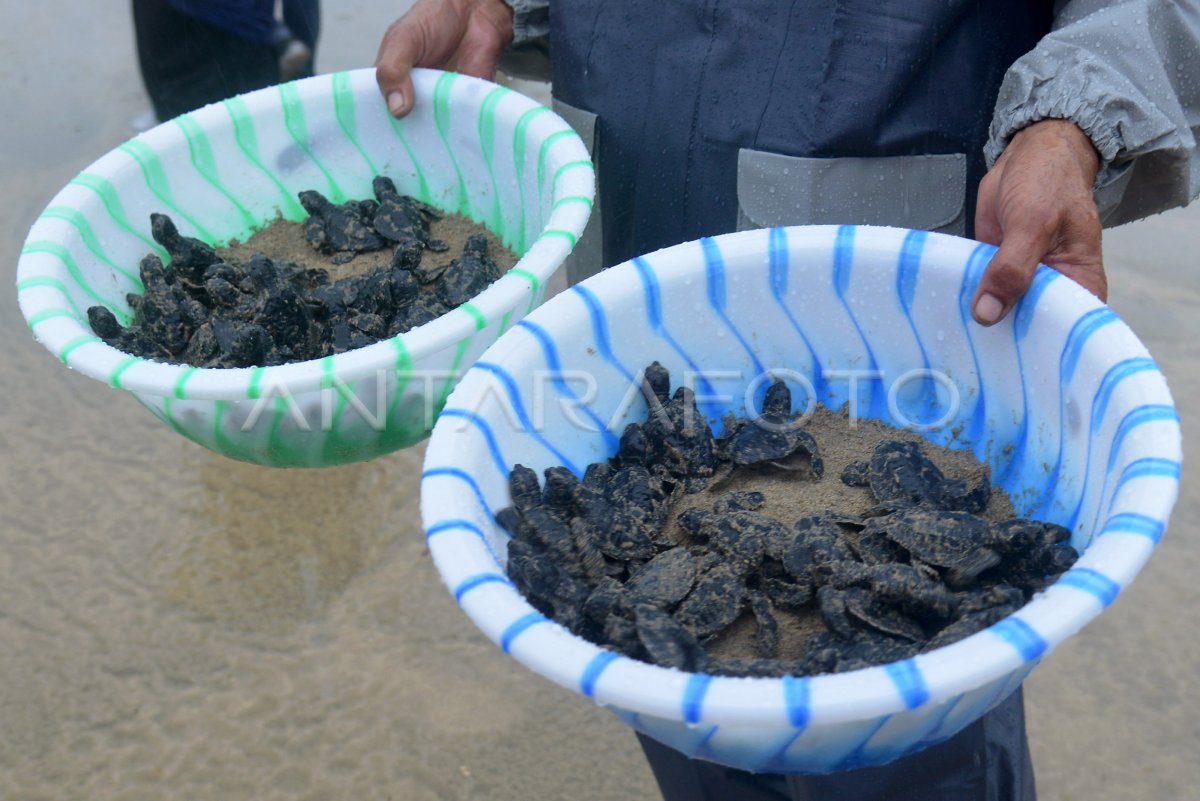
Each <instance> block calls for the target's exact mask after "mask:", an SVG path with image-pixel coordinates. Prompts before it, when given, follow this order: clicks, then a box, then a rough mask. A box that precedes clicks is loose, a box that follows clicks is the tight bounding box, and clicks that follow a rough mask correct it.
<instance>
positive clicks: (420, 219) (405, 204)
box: [371, 175, 447, 251]
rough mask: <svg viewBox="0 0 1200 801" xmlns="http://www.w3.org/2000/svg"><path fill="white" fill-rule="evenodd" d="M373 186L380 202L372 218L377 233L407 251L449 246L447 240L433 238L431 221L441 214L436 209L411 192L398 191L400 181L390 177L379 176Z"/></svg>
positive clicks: (443, 248)
mask: <svg viewBox="0 0 1200 801" xmlns="http://www.w3.org/2000/svg"><path fill="white" fill-rule="evenodd" d="M371 189H372V190H373V191H374V193H375V200H376V201H377V202H378V209H377V210H376V212H375V214H374V217H373V219H372V224H373V226H374V228H375V231H376V233H378V234H379V235H380V236H382V237H383V238H384V239H387V240H388V241H390V242H393V243H395V244H397V245H399V246H400V248H401V249H404V250H409V249H411V248H413V247H414V246H415V247H416V248H417V249H418V250H420V249H421V248H428V249H429V250H434V251H443V250H446V249H447V245H446V243H445V242H442V241H440V240H430V238H429V223H430V221H431V220H436V219H437V218H438V217H439V216H440V215H438V213H437V212H436V211H434V210H433V209H432V208H430V207H429V206H427V205H425V204H424V203H421V202H420V201H417V200H415V199H413V198H411V197H409V196H408V195H402V194H400V193H399V192H398V191H396V184H395V183H393V182H392V179H391V178H388V177H386V176H383V175H379V176H376V177H375V179H374V180H373V181H372V182H371Z"/></svg>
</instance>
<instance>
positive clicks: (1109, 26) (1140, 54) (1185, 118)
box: [506, 0, 1200, 226]
mask: <svg viewBox="0 0 1200 801" xmlns="http://www.w3.org/2000/svg"><path fill="white" fill-rule="evenodd" d="M506 2H508V4H509V5H510V6H512V8H513V11H514V12H515V16H514V20H513V27H514V33H515V38H514V43H515V44H520V43H522V42H525V41H528V40H530V39H533V38H537V37H539V36H545V35H547V33H548V32H549V13H548V8H549V0H506ZM1045 118H1056V119H1067V120H1071V121H1072V122H1074V123H1075V124H1077V125H1078V126H1079V127H1080V128H1082V129H1083V131H1084V132H1085V133H1087V135H1088V136H1089V137H1091V140H1092V143H1093V144H1094V145H1095V146H1096V150H1097V151H1098V152H1099V154H1100V160H1101V169H1100V173H1099V175H1098V176H1097V179H1096V190H1095V197H1096V203H1097V205H1098V206H1099V208H1100V216H1101V219H1102V220H1103V222H1104V224H1105V225H1107V226H1113V225H1120V224H1121V223H1126V222H1130V221H1132V220H1137V219H1140V218H1142V217H1146V216H1148V215H1151V214H1156V213H1158V212H1161V211H1165V210H1166V209H1169V208H1174V207H1176V206H1183V205H1186V204H1187V203H1188V202H1189V201H1190V200H1192V199H1193V198H1195V197H1196V196H1197V195H1200V154H1198V151H1197V147H1196V139H1197V136H1198V135H1200V2H1197V0H1175V1H1174V2H1172V0H1067V1H1066V2H1063V1H1062V0H1060V2H1059V3H1057V5H1056V8H1055V22H1054V30H1053V31H1052V32H1051V33H1050V34H1049V35H1047V36H1046V37H1045V38H1043V39H1042V40H1041V42H1039V43H1038V45H1037V47H1035V48H1034V49H1033V50H1032V51H1030V52H1029V53H1027V54H1025V55H1024V56H1022V57H1021V58H1020V59H1018V60H1017V61H1016V62H1015V63H1014V64H1013V65H1012V67H1011V68H1010V69H1009V70H1008V73H1007V74H1006V76H1005V78H1004V83H1003V85H1002V86H1001V89H1000V94H999V96H998V97H997V100H996V108H995V112H994V114H993V118H992V124H991V131H990V138H989V141H988V143H987V145H986V147H985V148H984V155H985V157H986V159H987V163H988V165H989V166H991V165H992V164H993V163H994V162H995V160H996V159H997V158H998V157H999V155H1000V153H1001V152H1002V151H1003V150H1004V148H1005V146H1006V145H1007V144H1008V141H1009V139H1010V138H1011V137H1012V135H1013V134H1014V133H1016V132H1017V131H1018V130H1020V129H1021V128H1023V127H1024V126H1026V125H1028V124H1029V123H1031V122H1035V121H1037V120H1040V119H1045Z"/></svg>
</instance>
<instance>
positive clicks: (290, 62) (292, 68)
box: [279, 39, 312, 81]
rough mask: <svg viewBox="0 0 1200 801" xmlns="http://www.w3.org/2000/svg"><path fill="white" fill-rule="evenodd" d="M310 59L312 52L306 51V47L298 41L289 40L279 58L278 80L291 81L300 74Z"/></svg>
mask: <svg viewBox="0 0 1200 801" xmlns="http://www.w3.org/2000/svg"><path fill="white" fill-rule="evenodd" d="M311 58H312V51H311V50H309V49H308V45H306V44H305V43H304V42H302V41H300V40H299V39H292V40H290V41H289V42H288V43H287V47H285V48H284V49H283V53H282V54H280V56H279V79H280V80H281V81H290V80H292V79H293V78H295V77H296V76H297V75H299V74H300V72H301V70H303V69H304V67H305V66H306V65H307V64H308V61H309V59H311Z"/></svg>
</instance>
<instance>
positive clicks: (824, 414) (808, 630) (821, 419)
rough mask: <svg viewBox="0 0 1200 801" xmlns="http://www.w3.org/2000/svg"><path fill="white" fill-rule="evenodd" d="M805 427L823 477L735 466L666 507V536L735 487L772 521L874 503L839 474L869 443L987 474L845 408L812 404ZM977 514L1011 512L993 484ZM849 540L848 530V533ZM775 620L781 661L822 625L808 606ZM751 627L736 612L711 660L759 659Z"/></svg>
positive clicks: (954, 474)
mask: <svg viewBox="0 0 1200 801" xmlns="http://www.w3.org/2000/svg"><path fill="white" fill-rule="evenodd" d="M804 430H805V431H807V432H808V433H810V434H812V435H813V437H814V438H815V439H816V441H817V446H818V448H819V450H820V454H821V459H822V461H823V462H824V465H825V471H824V475H823V476H822V477H821V478H819V479H816V478H814V477H813V476H812V474H811V473H809V472H808V471H807V470H799V471H795V472H782V471H779V472H770V473H767V472H759V471H754V470H741V471H737V472H735V473H734V474H733V475H732V476H731V477H730V478H729V480H727V481H724V482H722V483H720V484H718V485H717V486H716V487H715V488H713V489H708V490H705V491H704V492H700V493H696V494H695V495H685V496H683V498H682V499H681V500H680V501H679V503H678V504H677V505H676V506H675V507H674V508H673V509H672V512H671V522H670V523H668V526H669V534H670V536H671V537H673V538H674V539H676V540H685V539H686V538H687V535H686V533H685V532H683V531H682V529H680V528H679V526H678V524H676V523H675V519H676V518H677V517H678V516H679V515H680V514H681V513H682V512H684V511H685V510H687V509H691V508H693V507H697V506H699V507H703V508H711V506H712V503H713V501H714V500H716V499H717V498H718V497H720V496H721V495H724V494H726V493H728V492H732V491H734V490H755V491H758V492H761V493H762V494H763V496H764V498H765V501H764V503H763V505H762V507H761V508H760V509H758V512H760V513H762V514H765V515H768V516H770V517H773V518H775V519H776V520H779V521H781V522H782V523H784V524H785V525H788V526H790V525H791V524H792V523H794V522H795V521H797V520H799V519H800V518H802V517H808V516H810V515H815V514H820V513H822V512H826V511H834V512H839V513H842V514H852V515H859V514H863V513H865V512H866V511H867V510H868V509H870V508H871V506H873V505H874V503H875V500H874V498H873V496H872V495H871V492H870V490H869V489H866V488H863V487H851V486H847V485H846V484H844V483H842V480H841V474H842V470H843V469H844V468H845V467H846V465H848V464H850V463H851V462H854V461H865V460H867V459H870V457H871V454H872V453H873V452H874V451H875V446H876V445H878V444H879V443H880V442H882V441H884V440H905V441H913V442H919V443H920V444H921V449H922V451H923V452H924V453H925V455H926V456H928V457H929V458H930V459H931V460H932V461H933V462H934V464H936V465H937V466H938V468H939V469H940V470H941V471H942V472H943V473H945V474H946V476H947V477H948V478H961V479H965V480H966V481H967V483H968V485H970V486H974V485H975V484H976V483H977V482H978V481H979V480H980V479H981V478H982V477H983V476H984V475H985V474H986V472H987V468H986V467H985V466H984V465H983V464H981V463H979V462H978V461H977V460H976V459H975V457H974V454H972V453H971V452H969V451H966V450H957V451H956V450H950V449H948V448H943V447H939V446H937V445H933V444H931V443H929V442H927V441H925V440H923V439H921V437H919V436H918V435H917V434H916V433H914V432H912V431H906V430H903V429H897V428H892V427H891V426H887V425H884V424H883V423H880V422H879V421H878V420H867V419H858V420H855V421H853V422H852V421H851V419H850V416H849V415H848V414H847V412H846V411H845V410H844V409H843V410H841V411H834V410H832V409H827V408H826V407H824V406H820V405H818V406H817V407H816V408H815V410H814V411H813V414H812V416H811V417H810V418H809V419H808V421H807V422H806V423H805V424H804ZM982 516H983V517H986V518H989V519H992V520H1003V519H1005V518H1009V517H1012V516H1013V507H1012V502H1011V501H1010V500H1009V498H1008V495H1007V494H1005V493H1004V491H1003V490H1000V489H998V488H995V487H993V489H992V497H991V501H990V502H989V503H988V506H987V508H986V509H985V510H984V512H983V515H982ZM849 536H851V538H853V534H850V535H849ZM774 612H775V618H776V620H777V621H778V623H779V644H780V647H779V658H780V659H783V660H794V659H799V658H801V657H802V656H803V655H804V644H805V642H806V641H807V639H808V638H809V637H810V636H811V635H812V634H815V633H817V632H820V631H824V630H825V624H824V622H823V621H822V620H821V615H820V613H819V612H817V611H816V609H815V605H814V608H813V609H812V610H811V611H804V612H800V613H794V612H789V611H786V610H783V609H779V608H775V610H774ZM756 632H757V625H756V624H755V621H754V616H753V615H752V614H750V613H749V612H746V613H744V614H743V615H742V617H741V618H739V619H738V620H737V622H735V623H734V624H733V625H732V626H731V627H730V628H729V629H727V630H726V631H725V632H723V633H722V634H720V635H718V636H717V638H716V639H715V640H713V641H712V642H711V643H709V644H708V646H707V648H708V651H709V653H710V654H711V655H712V656H713V657H714V658H716V659H718V660H721V659H729V658H732V657H744V658H754V657H756V656H757V650H756V647H755V636H756Z"/></svg>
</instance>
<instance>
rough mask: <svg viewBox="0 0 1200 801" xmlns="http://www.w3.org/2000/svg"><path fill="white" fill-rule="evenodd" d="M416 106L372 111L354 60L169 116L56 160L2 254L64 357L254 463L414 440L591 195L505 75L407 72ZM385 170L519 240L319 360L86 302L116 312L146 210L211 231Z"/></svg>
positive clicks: (571, 147)
mask: <svg viewBox="0 0 1200 801" xmlns="http://www.w3.org/2000/svg"><path fill="white" fill-rule="evenodd" d="M414 83H415V87H416V98H417V101H416V104H415V109H414V111H413V112H412V114H410V115H409V116H408V117H406V118H405V119H403V120H399V121H398V120H395V119H393V118H392V117H391V116H390V115H389V114H388V113H387V108H386V106H385V104H384V101H383V99H382V98H381V97H380V95H379V90H378V87H377V86H376V84H375V75H374V71H373V70H358V71H354V72H343V73H338V74H336V75H323V76H319V77H316V78H310V79H307V80H304V81H299V82H296V83H290V84H285V85H283V86H279V87H272V88H270V89H264V90H261V91H258V92H253V93H251V94H247V95H243V96H240V97H236V98H233V99H231V100H227V101H225V102H223V103H217V104H214V105H211V106H208V107H206V108H203V109H200V110H198V111H196V112H193V113H191V114H185V115H183V116H181V117H179V118H177V119H175V120H172V121H170V122H168V123H164V124H163V125H160V126H158V127H157V128H155V129H153V130H151V131H148V132H146V133H144V134H142V135H141V136H138V137H137V138H135V139H132V140H130V141H128V142H126V143H125V144H123V145H121V146H120V147H118V148H117V149H116V150H114V151H112V152H111V153H109V154H107V155H106V156H104V157H103V158H101V159H100V160H98V161H97V162H95V163H94V164H92V165H91V166H90V167H88V168H87V169H86V170H84V171H83V172H82V173H80V174H79V175H78V176H77V177H76V178H74V179H73V180H72V181H71V182H70V183H69V184H68V185H67V186H66V187H65V188H64V189H63V190H62V191H61V192H59V193H58V195H56V196H55V198H54V199H53V200H52V201H51V202H50V205H49V206H48V207H47V208H46V210H45V211H44V212H43V213H42V215H41V216H40V217H39V218H38V220H37V221H36V222H35V223H34V225H33V227H32V229H31V230H30V232H29V237H28V239H27V240H26V243H25V246H24V248H23V249H22V251H21V259H20V262H19V264H18V267H17V292H18V297H19V300H20V304H21V310H22V311H23V312H24V314H25V317H26V319H27V321H28V322H29V326H30V328H32V329H33V334H34V336H35V337H36V338H37V340H38V341H39V342H41V343H42V344H43V345H45V346H46V347H47V348H48V349H49V350H50V352H51V353H53V354H54V355H55V356H57V357H58V358H59V359H60V360H61V361H63V362H64V363H65V364H66V365H67V366H68V367H71V368H72V369H75V370H78V371H80V372H81V373H84V374H85V375H88V376H91V377H92V378H95V379H98V380H100V381H103V382H104V383H106V384H108V385H110V386H113V387H117V388H120V389H126V390H129V391H130V392H132V393H134V395H135V396H136V397H137V399H138V400H140V401H141V402H142V403H143V404H144V405H145V406H146V407H148V408H149V409H150V410H151V411H152V412H154V413H155V414H156V415H158V416H159V417H160V418H162V420H164V421H165V422H166V423H167V424H168V425H170V426H171V427H172V428H174V429H175V430H176V431H178V432H179V433H180V434H183V435H184V436H186V437H188V438H190V439H192V440H195V441H196V442H198V443H200V444H201V445H204V446H206V447H209V448H211V449H213V450H215V451H217V452H219V453H223V454H225V455H227V456H232V457H234V458H237V459H243V460H246V461H251V462H258V463H261V464H269V465H278V466H324V465H331V464H340V463H343V462H351V461H357V460H361V459H368V458H371V457H373V456H378V455H380V454H383V453H387V452H389V451H392V450H395V449H397V448H401V447H404V446H406V445H410V444H412V443H414V442H416V441H418V440H421V439H423V438H424V437H425V436H426V435H427V434H428V433H429V430H430V428H431V427H432V423H433V419H434V417H435V415H436V412H437V411H438V410H439V409H440V408H441V406H442V404H443V403H444V402H445V399H446V397H447V395H448V394H449V392H450V389H451V388H452V387H453V385H454V383H455V381H456V380H457V378H458V377H459V376H460V374H461V372H462V371H463V370H465V369H466V367H467V366H468V365H470V364H471V363H472V362H473V361H474V360H475V359H477V358H478V357H479V355H480V354H482V353H483V351H484V349H486V348H487V346H488V345H490V344H491V343H492V342H493V341H495V339H496V337H497V336H499V335H500V334H501V333H502V332H503V331H505V330H507V329H508V328H510V327H512V325H513V324H515V323H516V322H517V321H518V320H519V319H521V318H522V317H523V316H524V315H525V314H527V313H528V312H529V311H530V310H531V309H533V308H534V307H535V306H537V305H538V304H539V303H540V302H541V300H542V298H543V294H544V291H545V284H546V280H547V279H548V278H549V277H550V276H551V275H552V274H553V273H554V272H555V271H556V270H557V269H558V268H559V267H560V266H561V265H562V263H563V260H564V259H565V257H566V255H567V253H569V252H570V250H571V248H572V247H573V246H574V244H575V239H576V237H578V236H579V234H580V233H581V232H582V231H583V227H584V225H585V224H586V223H587V219H588V216H589V214H590V212H591V206H592V195H593V186H594V176H593V172H592V165H591V162H590V161H589V160H588V155H587V151H586V149H585V148H584V146H583V142H581V141H580V139H579V137H577V136H576V135H575V133H574V132H573V131H572V130H571V129H570V127H569V126H568V125H567V124H566V123H565V122H563V121H562V120H561V119H560V118H559V117H557V116H556V115H555V114H553V113H552V112H551V111H550V110H549V109H547V108H546V107H545V106H541V105H539V104H537V103H535V102H534V101H532V100H530V99H528V98H526V97H524V96H523V95H520V94H518V93H516V92H513V91H511V90H509V89H506V88H504V87H500V86H496V85H495V84H492V83H488V82H487V81H481V80H478V79H475V78H470V77H467V76H462V75H456V74H454V73H446V72H437V71H433V70H417V71H416V72H415V73H414ZM379 173H384V174H386V175H388V176H390V177H391V178H393V179H394V180H395V182H396V185H397V187H398V188H399V190H400V191H401V192H403V193H406V194H410V195H413V196H415V197H417V198H419V199H421V200H423V201H425V202H427V203H430V204H431V205H433V206H436V207H438V208H440V209H443V210H445V211H448V212H458V213H462V214H465V215H467V216H468V217H470V218H472V219H473V220H476V221H478V222H482V223H483V224H485V225H486V226H487V227H489V228H490V229H491V230H492V231H493V232H495V233H496V234H497V235H498V236H499V237H500V239H501V240H502V241H503V242H504V244H505V245H506V246H507V247H509V248H511V249H512V250H514V251H515V252H517V253H518V254H520V255H521V259H520V261H519V262H518V263H517V264H516V265H515V266H514V267H513V268H512V269H511V270H510V271H509V272H508V273H507V274H506V275H505V276H504V277H502V278H501V279H500V280H499V281H497V282H496V283H495V284H493V285H492V286H491V287H489V288H488V289H486V290H485V291H484V292H482V293H480V294H479V295H478V296H477V297H475V298H474V299H472V300H471V301H470V302H469V303H465V304H463V305H462V306H460V307H459V308H458V309H455V310H454V311H451V312H449V313H447V314H445V315H443V316H442V317H440V318H438V319H437V320H434V321H432V322H430V323H429V324H427V325H424V326H421V327H419V328H417V329H414V330H412V331H409V332H408V333H405V334H402V335H400V336H397V337H394V338H392V339H389V340H385V341H383V342H380V343H377V344H375V345H371V346H369V347H365V348H359V349H357V350H353V351H348V352H346V353H341V354H337V355H335V356H330V357H327V358H325V359H321V360H314V361H308V362H297V363H294V364H287V365H280V366H277V367H266V368H261V367H260V368H247V369H238V370H217V369H195V368H191V367H187V366H181V365H167V364H161V363H158V362H153V361H148V360H145V359H141V358H138V357H135V356H130V355H128V354H125V353H121V352H119V351H117V350H115V349H113V348H111V347H109V346H108V345H106V344H104V343H103V342H101V341H100V340H99V339H98V338H97V337H96V336H95V335H94V334H93V332H92V330H91V328H90V326H89V325H88V323H87V317H86V311H87V308H88V307H89V306H92V305H96V304H103V305H106V306H108V307H109V308H110V309H111V310H112V311H113V312H114V314H116V316H117V317H118V319H120V320H121V321H122V322H125V321H127V320H128V319H129V317H130V309H129V305H128V303H127V302H126V300H125V295H126V293H129V292H140V291H141V290H142V286H141V283H140V281H139V279H138V263H139V262H140V260H141V258H142V256H144V255H145V254H146V253H148V252H151V251H154V252H157V253H159V255H161V256H164V257H165V255H166V254H165V253H164V252H163V251H162V249H161V248H159V247H158V245H157V244H155V242H154V241H153V240H152V239H151V238H150V213H151V212H156V211H160V212H166V213H168V214H170V215H171V216H172V217H173V218H174V220H175V222H176V224H177V225H178V226H179V228H180V230H181V231H182V232H183V233H184V234H185V235H188V236H195V237H198V238H200V239H202V240H204V241H205V242H208V243H209V244H213V245H220V244H225V243H227V242H229V241H230V240H233V239H244V238H245V237H247V236H248V235H249V234H250V233H251V232H252V231H253V229H254V228H256V227H258V226H261V225H262V224H264V223H267V222H270V221H271V220H273V219H274V218H275V217H276V215H281V216H283V217H284V218H286V219H289V220H301V219H304V217H305V214H304V210H303V209H302V208H301V207H300V205H299V202H298V201H297V200H296V194H297V193H298V192H299V191H301V190H304V189H317V190H319V191H321V192H323V193H324V194H326V195H327V196H329V197H330V198H331V199H332V200H334V201H336V202H341V201H344V200H346V199H349V198H365V197H370V196H371V194H372V193H371V179H372V178H373V177H374V176H375V175H376V174H379Z"/></svg>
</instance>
